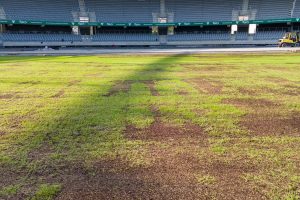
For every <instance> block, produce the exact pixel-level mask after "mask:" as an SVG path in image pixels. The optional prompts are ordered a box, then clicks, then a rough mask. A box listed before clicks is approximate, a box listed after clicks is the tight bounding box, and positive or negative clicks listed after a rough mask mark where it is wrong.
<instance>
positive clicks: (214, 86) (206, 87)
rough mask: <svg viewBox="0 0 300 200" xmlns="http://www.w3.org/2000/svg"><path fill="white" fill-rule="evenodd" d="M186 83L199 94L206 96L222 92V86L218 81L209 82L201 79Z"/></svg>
mask: <svg viewBox="0 0 300 200" xmlns="http://www.w3.org/2000/svg"><path fill="white" fill-rule="evenodd" d="M187 82H189V83H191V84H193V85H195V86H196V88H197V89H198V90H199V91H200V92H204V93H208V94H220V93H221V92H222V90H223V84H222V83H221V82H218V81H211V80H207V79H203V78H197V79H190V80H187Z"/></svg>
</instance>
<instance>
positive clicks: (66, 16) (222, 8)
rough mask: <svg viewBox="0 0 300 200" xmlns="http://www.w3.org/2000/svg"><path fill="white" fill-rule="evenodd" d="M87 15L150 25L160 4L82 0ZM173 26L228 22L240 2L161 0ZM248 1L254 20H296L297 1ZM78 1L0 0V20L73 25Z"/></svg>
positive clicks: (137, 0)
mask: <svg viewBox="0 0 300 200" xmlns="http://www.w3.org/2000/svg"><path fill="white" fill-rule="evenodd" d="M84 1H85V8H86V11H88V12H94V13H95V15H96V21H99V22H153V13H159V12H160V0H84ZM165 1H166V10H167V12H169V13H173V14H174V21H175V22H194V21H226V20H232V16H233V10H241V7H242V3H243V1H242V0H226V1H224V0H209V1H208V0H186V1H182V0H165ZM293 5H294V0H285V1H282V0H249V9H251V10H256V19H271V18H273V19H277V18H290V17H300V0H297V1H295V9H294V12H292V10H293V9H292V8H293ZM79 10H80V9H79V4H78V0H63V1H61V0H51V1H49V0H0V19H11V20H48V21H70V22H71V21H74V16H73V14H72V12H74V11H75V12H78V11H79Z"/></svg>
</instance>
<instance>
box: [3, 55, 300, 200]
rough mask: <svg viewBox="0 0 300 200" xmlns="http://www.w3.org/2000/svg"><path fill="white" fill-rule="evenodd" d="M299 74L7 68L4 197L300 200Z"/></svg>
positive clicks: (213, 59)
mask: <svg viewBox="0 0 300 200" xmlns="http://www.w3.org/2000/svg"><path fill="white" fill-rule="evenodd" d="M299 64H300V56H299V55H298V54H276V55H274V54H270V55H255V54H243V55H221V54H218V55H213V54H212V55H143V56H135V55H132V56H128V55H127V56H121V55H117V56H116V55H115V56H62V57H0V72H1V73H0V198H4V199H32V198H33V199H54V198H55V199H76V198H77V199H99V198H100V199H107V198H112V199H143V198H146V199H147V198H151V199H170V198H173V199H183V198H185V199H186V198H187V199H299V195H300V181H299V180H300V179H299V174H300V170H299V169H300V157H299V156H300V140H299V136H300V127H299V124H300V121H299V120H300V101H299V94H300V82H299V80H300V68H299ZM44 183H49V184H47V185H45V184H44ZM50 183H51V184H50ZM52 183H56V184H52Z"/></svg>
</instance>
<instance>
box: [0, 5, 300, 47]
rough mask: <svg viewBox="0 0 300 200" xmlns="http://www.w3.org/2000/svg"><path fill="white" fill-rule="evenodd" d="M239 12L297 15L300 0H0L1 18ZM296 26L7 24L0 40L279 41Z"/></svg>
mask: <svg viewBox="0 0 300 200" xmlns="http://www.w3.org/2000/svg"><path fill="white" fill-rule="evenodd" d="M240 15H249V19H251V20H268V19H288V18H297V17H300V0H286V1H282V0H264V1H262V0H244V1H243V0H227V1H223V0H210V1H207V0H186V1H181V0H64V1H61V0H51V1H48V0H9V1H8V0H0V20H24V21H26V20H28V21H34V20H36V21H49V22H66V23H72V22H78V21H79V18H80V16H85V17H88V21H89V22H99V23H155V22H158V20H159V19H160V18H166V20H167V22H176V23H177V22H178V23H179V22H180V23H192V22H219V21H237V20H239V16H240ZM293 26H295V27H300V25H299V23H292V24H291V23H281V24H278V23H276V24H271V26H269V25H268V24H260V25H258V29H257V33H255V34H248V27H247V26H243V27H242V28H240V27H239V29H238V31H237V32H236V33H235V34H231V33H230V28H231V26H230V25H229V26H228V25H222V26H217V25H215V26H214V25H211V28H208V29H205V28H204V27H202V26H194V27H193V26H186V28H185V29H184V30H183V29H182V30H181V29H180V27H176V26H175V27H173V28H174V32H173V33H172V31H171V32H168V31H165V32H167V33H168V34H167V35H164V34H161V33H160V32H159V31H153V34H152V30H151V28H152V27H139V28H140V29H138V30H135V29H130V28H128V27H125V26H123V27H122V26H118V27H114V28H112V27H108V26H107V27H105V26H103V27H102V26H99V25H98V26H94V27H83V26H82V27H77V28H78V31H77V32H75V31H74V28H76V27H73V26H71V25H69V26H68V25H65V26H62V25H61V26H55V25H52V26H38V25H26V23H25V25H22V26H21V25H20V26H18V25H11V24H5V25H1V33H0V44H3V46H6V45H7V46H10V45H11V46H13V45H16V46H18V45H24V44H26V42H28V44H29V45H38V46H41V45H44V43H45V42H47V44H48V45H51V42H53V43H55V45H65V44H66V43H67V45H73V43H74V45H75V44H76V45H83V46H84V45H85V44H87V43H88V44H91V43H95V44H97V45H101V44H102V43H105V44H106V45H109V44H111V45H116V44H118V42H129V43H130V42H134V44H135V45H136V44H138V42H140V45H149V44H151V45H159V44H172V45H173V44H179V45H180V44H185V43H186V44H203V43H204V44H209V43H210V42H211V43H213V44H231V43H232V44H276V42H277V40H278V39H279V38H280V37H281V36H282V35H283V34H284V33H285V32H286V31H288V30H295V28H293ZM153 30H154V29H153ZM29 42H30V43H29ZM176 42H177V43H176ZM120 44H121V43H120ZM122 44H123V43H122Z"/></svg>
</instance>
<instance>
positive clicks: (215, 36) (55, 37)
mask: <svg viewBox="0 0 300 200" xmlns="http://www.w3.org/2000/svg"><path fill="white" fill-rule="evenodd" d="M283 34H284V31H261V32H258V33H256V34H255V35H254V40H277V39H278V38H280V37H282V35H283ZM83 37H84V40H87V39H88V40H90V41H94V42H122V41H126V42H156V41H159V36H158V35H152V34H97V35H94V36H83ZM83 37H82V36H80V35H72V34H16V33H3V34H0V39H1V40H3V41H12V42H21V41H23V42H29V41H31V42H79V41H82V40H83ZM231 38H232V36H231V34H230V33H229V32H217V33H190V34H183V33H181V34H179V33H178V34H175V35H169V36H168V41H226V40H230V39H231ZM235 39H236V40H248V33H246V32H239V33H237V34H236V36H235Z"/></svg>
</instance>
